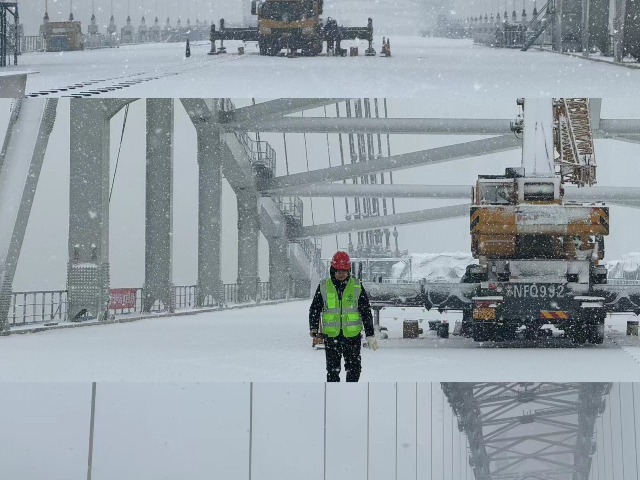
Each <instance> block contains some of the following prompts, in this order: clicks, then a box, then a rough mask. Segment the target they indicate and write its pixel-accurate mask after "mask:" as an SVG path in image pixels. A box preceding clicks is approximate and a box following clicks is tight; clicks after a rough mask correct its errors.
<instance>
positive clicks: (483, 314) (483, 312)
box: [473, 308, 496, 320]
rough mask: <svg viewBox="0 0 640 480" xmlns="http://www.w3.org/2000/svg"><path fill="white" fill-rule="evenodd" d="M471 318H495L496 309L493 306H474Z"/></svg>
mask: <svg viewBox="0 0 640 480" xmlns="http://www.w3.org/2000/svg"><path fill="white" fill-rule="evenodd" d="M473 318H476V319H478V320H495V318H496V310H495V308H474V309H473Z"/></svg>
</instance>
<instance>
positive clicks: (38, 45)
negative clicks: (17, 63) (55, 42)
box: [20, 35, 44, 53]
mask: <svg viewBox="0 0 640 480" xmlns="http://www.w3.org/2000/svg"><path fill="white" fill-rule="evenodd" d="M43 51H44V37H43V36H42V35H26V36H24V37H22V38H21V43H20V52H22V53H26V52H43Z"/></svg>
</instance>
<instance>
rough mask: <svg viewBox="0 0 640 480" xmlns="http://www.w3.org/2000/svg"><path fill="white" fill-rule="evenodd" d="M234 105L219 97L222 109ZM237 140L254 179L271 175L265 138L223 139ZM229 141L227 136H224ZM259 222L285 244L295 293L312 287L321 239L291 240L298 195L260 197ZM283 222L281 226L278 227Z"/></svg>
mask: <svg viewBox="0 0 640 480" xmlns="http://www.w3.org/2000/svg"><path fill="white" fill-rule="evenodd" d="M234 109H235V105H234V104H233V102H232V101H231V100H230V99H223V100H222V110H223V111H231V110H234ZM234 138H235V140H236V141H237V143H235V142H233V140H231V141H232V142H233V143H235V145H234V146H233V148H234V150H235V151H236V152H238V151H241V152H242V155H243V156H244V158H245V159H246V160H247V161H248V163H249V164H251V167H252V169H253V172H254V174H255V177H256V179H257V182H258V183H260V182H261V181H264V180H267V179H271V178H273V177H274V176H275V171H276V152H275V151H274V150H273V148H272V147H271V145H269V143H268V142H266V141H261V140H254V139H253V138H251V137H250V136H249V134H247V133H246V132H238V131H236V132H234V135H228V136H227V139H234ZM227 141H229V140H227ZM261 205H262V208H261V211H260V219H261V220H260V223H261V227H260V228H261V230H262V232H263V234H265V236H266V237H268V238H271V239H272V240H276V241H279V242H286V243H287V244H289V266H290V269H291V270H290V276H291V278H292V279H293V281H294V284H295V286H296V290H297V292H298V294H300V292H301V291H302V290H304V291H306V290H307V289H309V290H310V289H315V287H316V286H317V283H318V282H319V279H320V276H321V272H322V262H321V261H320V254H321V251H322V244H321V239H314V240H310V239H304V240H300V241H296V242H291V241H290V240H289V238H295V237H296V236H297V233H299V231H300V229H301V228H302V226H303V219H304V216H303V203H302V199H301V198H300V197H272V198H270V197H263V198H262V200H261ZM283 226H284V228H282V227H283Z"/></svg>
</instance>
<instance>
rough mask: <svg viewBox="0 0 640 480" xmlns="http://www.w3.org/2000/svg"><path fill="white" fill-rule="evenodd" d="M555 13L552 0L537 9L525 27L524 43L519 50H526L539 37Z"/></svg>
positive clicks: (551, 21) (550, 22)
mask: <svg viewBox="0 0 640 480" xmlns="http://www.w3.org/2000/svg"><path fill="white" fill-rule="evenodd" d="M554 15H555V7H554V0H548V1H547V3H545V4H544V6H543V7H542V8H541V9H540V10H538V12H537V15H534V16H533V18H532V19H531V23H529V26H528V27H527V31H526V32H525V40H524V45H523V46H522V48H521V50H522V51H523V52H526V51H527V50H528V49H529V48H530V47H531V46H532V45H533V44H534V43H536V41H537V40H538V38H540V35H542V34H543V33H544V31H545V30H546V29H547V27H549V25H551V24H552V23H553V17H554Z"/></svg>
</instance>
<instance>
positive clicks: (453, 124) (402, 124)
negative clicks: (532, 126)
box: [225, 105, 511, 135]
mask: <svg viewBox="0 0 640 480" xmlns="http://www.w3.org/2000/svg"><path fill="white" fill-rule="evenodd" d="M256 107H257V105H256ZM247 108H249V107H247ZM234 120H235V117H234ZM510 123H511V120H507V119H475V118H323V117H318V118H313V117H312V118H310V117H304V118H303V117H293V118H291V117H289V118H266V119H251V120H246V121H239V120H236V123H231V122H229V123H228V124H226V125H225V128H226V129H230V130H242V131H259V132H269V133H342V134H367V133H368V134H387V133H389V134H391V133H396V134H420V135H422V134H446V135H453V134H458V135H504V134H507V133H509V132H510V131H511V130H510Z"/></svg>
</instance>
